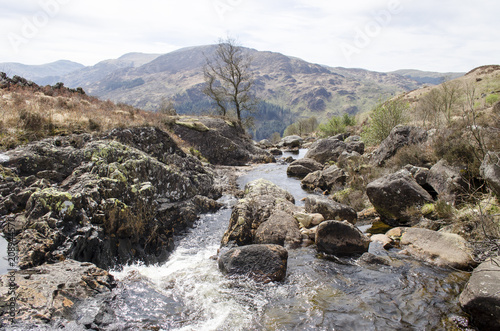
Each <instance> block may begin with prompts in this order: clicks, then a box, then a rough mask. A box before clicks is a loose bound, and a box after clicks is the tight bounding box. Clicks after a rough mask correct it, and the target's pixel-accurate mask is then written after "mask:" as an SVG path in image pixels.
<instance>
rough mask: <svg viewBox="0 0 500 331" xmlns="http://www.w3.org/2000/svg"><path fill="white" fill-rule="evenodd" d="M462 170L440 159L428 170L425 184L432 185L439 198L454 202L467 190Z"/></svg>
mask: <svg viewBox="0 0 500 331" xmlns="http://www.w3.org/2000/svg"><path fill="white" fill-rule="evenodd" d="M463 170H464V169H461V168H460V167H457V166H451V165H450V164H448V162H446V161H445V160H441V161H439V162H438V163H436V164H435V165H433V166H432V168H431V169H430V170H429V174H428V175H427V184H429V185H430V186H432V188H433V189H434V190H435V191H436V192H437V193H438V194H439V196H440V197H441V198H443V199H444V200H446V201H450V202H453V203H454V202H456V200H457V199H459V198H460V195H462V194H464V192H466V190H468V187H467V182H466V181H465V180H464V179H463V177H462V175H461V172H463Z"/></svg>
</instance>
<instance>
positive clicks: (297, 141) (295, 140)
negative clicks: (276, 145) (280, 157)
mask: <svg viewBox="0 0 500 331" xmlns="http://www.w3.org/2000/svg"><path fill="white" fill-rule="evenodd" d="M303 142H304V139H303V138H302V137H300V136H287V137H284V138H283V139H281V142H280V145H282V146H284V147H292V148H293V147H300V146H301V145H302V143H303Z"/></svg>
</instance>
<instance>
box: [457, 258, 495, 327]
mask: <svg viewBox="0 0 500 331" xmlns="http://www.w3.org/2000/svg"><path fill="white" fill-rule="evenodd" d="M460 305H461V306H462V308H463V310H464V311H466V312H467V313H468V314H470V315H471V317H472V322H473V324H474V325H475V326H477V327H478V328H479V329H480V330H500V258H498V257H497V258H494V259H489V260H487V261H486V262H483V263H481V264H480V265H479V266H478V267H477V268H476V269H475V270H474V272H473V273H472V276H471V277H470V279H469V282H468V283H467V285H466V287H465V289H464V290H463V291H462V293H461V294H460Z"/></svg>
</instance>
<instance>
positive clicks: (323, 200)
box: [305, 195, 358, 224]
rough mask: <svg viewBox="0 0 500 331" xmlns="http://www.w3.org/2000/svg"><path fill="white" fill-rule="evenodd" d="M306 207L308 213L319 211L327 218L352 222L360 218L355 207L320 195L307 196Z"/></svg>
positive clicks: (354, 222)
mask: <svg viewBox="0 0 500 331" xmlns="http://www.w3.org/2000/svg"><path fill="white" fill-rule="evenodd" d="M305 209H306V212H307V213H318V214H321V215H323V217H324V218H325V219H326V220H339V221H344V220H345V221H348V222H350V223H352V224H356V221H357V219H358V214H357V213H356V211H355V210H354V209H353V208H351V207H349V206H346V205H343V204H341V203H338V202H336V201H333V200H331V199H328V198H327V197H325V196H320V195H309V196H307V197H306V201H305Z"/></svg>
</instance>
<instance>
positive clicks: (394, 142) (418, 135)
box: [371, 125, 428, 166]
mask: <svg viewBox="0 0 500 331" xmlns="http://www.w3.org/2000/svg"><path fill="white" fill-rule="evenodd" d="M427 137H428V135H427V131H426V130H425V129H422V128H419V127H413V126H405V125H398V126H396V127H395V128H394V129H392V131H391V133H390V134H389V136H388V137H387V138H386V139H384V141H382V142H381V143H380V146H379V148H377V149H376V150H375V151H374V152H373V155H372V160H371V162H372V163H373V164H374V165H376V166H383V165H384V163H385V161H387V160H388V159H390V158H391V157H393V156H394V155H395V154H396V152H397V151H398V150H399V149H401V148H402V147H404V146H409V145H415V144H420V143H423V142H425V141H427Z"/></svg>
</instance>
